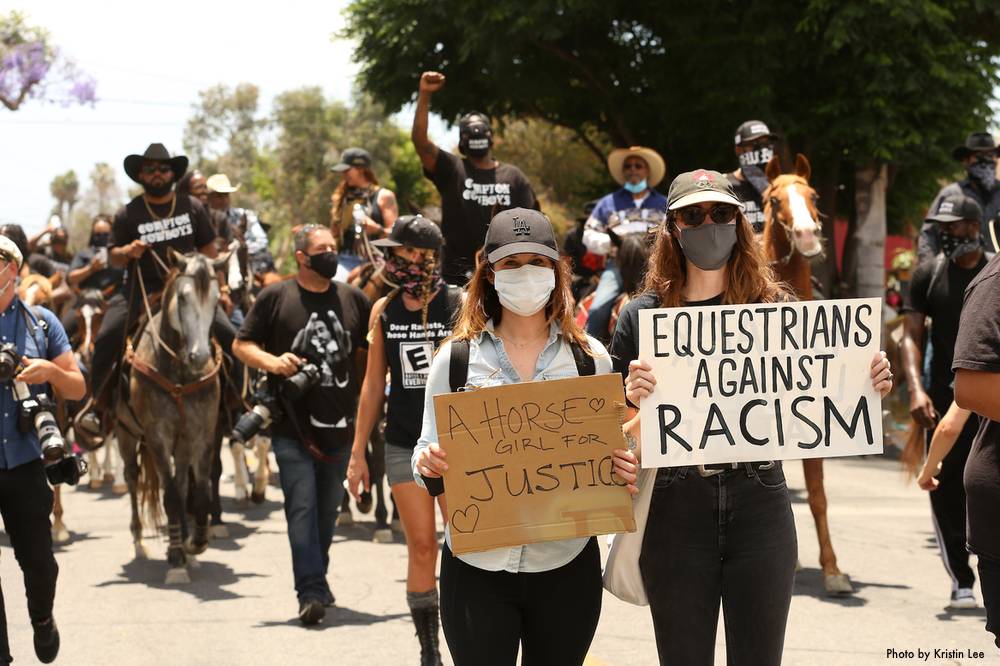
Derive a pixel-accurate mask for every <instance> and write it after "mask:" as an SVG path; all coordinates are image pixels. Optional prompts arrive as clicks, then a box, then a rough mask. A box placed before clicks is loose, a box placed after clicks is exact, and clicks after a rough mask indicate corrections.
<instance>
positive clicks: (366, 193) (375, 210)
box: [340, 186, 383, 254]
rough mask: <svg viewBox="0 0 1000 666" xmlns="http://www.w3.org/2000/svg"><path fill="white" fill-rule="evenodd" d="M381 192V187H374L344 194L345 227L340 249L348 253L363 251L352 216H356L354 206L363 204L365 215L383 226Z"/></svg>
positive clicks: (343, 223)
mask: <svg viewBox="0 0 1000 666" xmlns="http://www.w3.org/2000/svg"><path fill="white" fill-rule="evenodd" d="M381 192H382V188H381V187H375V186H373V187H371V188H370V189H367V190H350V191H348V192H347V193H345V194H344V200H343V201H342V202H341V204H340V206H341V224H342V225H343V229H341V231H342V232H343V233H342V237H341V245H340V247H342V248H345V250H346V251H347V252H348V253H350V254H359V253H360V251H361V250H360V248H359V247H358V243H359V242H360V238H359V236H358V233H357V232H356V231H355V230H354V221H353V219H351V216H352V215H353V214H354V204H361V207H362V208H364V210H365V214H366V215H368V217H370V218H371V219H372V221H373V222H375V223H376V224H378V225H379V226H383V225H382V209H381V208H379V207H378V195H379V194H380V193H381Z"/></svg>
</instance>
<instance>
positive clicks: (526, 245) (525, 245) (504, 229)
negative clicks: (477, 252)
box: [484, 208, 559, 264]
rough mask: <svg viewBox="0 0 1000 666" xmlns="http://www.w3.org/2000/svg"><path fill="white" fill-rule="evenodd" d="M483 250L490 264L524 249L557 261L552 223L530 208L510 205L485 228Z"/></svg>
mask: <svg viewBox="0 0 1000 666" xmlns="http://www.w3.org/2000/svg"><path fill="white" fill-rule="evenodd" d="M484 249H485V251H486V260H487V261H489V262H490V263H491V264H495V263H496V262H498V261H500V260H501V259H503V258H504V257H509V256H510V255H512V254H521V253H524V252H530V253H532V254H540V255H542V256H544V257H548V258H549V259H552V260H553V261H559V245H558V243H556V234H555V231H554V230H553V229H552V223H551V222H549V218H547V217H545V216H544V215H543V214H542V213H540V212H538V211H537V210H532V209H530V208H511V209H508V210H505V211H501V212H499V213H497V214H496V216H494V218H493V220H492V221H491V222H490V226H489V228H488V229H487V230H486V244H485V246H484Z"/></svg>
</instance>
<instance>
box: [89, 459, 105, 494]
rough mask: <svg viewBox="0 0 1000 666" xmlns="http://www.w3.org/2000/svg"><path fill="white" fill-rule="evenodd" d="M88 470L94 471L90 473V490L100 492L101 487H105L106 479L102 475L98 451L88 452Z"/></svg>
mask: <svg viewBox="0 0 1000 666" xmlns="http://www.w3.org/2000/svg"><path fill="white" fill-rule="evenodd" d="M87 469H90V470H92V471H90V472H88V474H90V489H91V490H100V489H101V486H102V485H104V477H103V476H102V475H101V474H100V470H101V462H100V459H99V458H98V456H97V451H88V452H87Z"/></svg>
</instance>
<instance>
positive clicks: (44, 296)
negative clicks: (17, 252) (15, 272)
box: [18, 273, 52, 306]
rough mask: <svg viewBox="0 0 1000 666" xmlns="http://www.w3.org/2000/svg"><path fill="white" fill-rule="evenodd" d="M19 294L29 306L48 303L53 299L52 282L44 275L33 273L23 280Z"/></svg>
mask: <svg viewBox="0 0 1000 666" xmlns="http://www.w3.org/2000/svg"><path fill="white" fill-rule="evenodd" d="M18 296H19V297H20V299H21V300H22V301H24V302H25V304H26V305H28V306H33V305H48V304H49V303H50V302H51V301H52V283H51V282H50V281H49V279H48V278H47V277H45V276H44V275H38V274H37V273H32V274H31V275H28V276H27V277H25V278H24V279H23V280H21V285H20V286H19V287H18Z"/></svg>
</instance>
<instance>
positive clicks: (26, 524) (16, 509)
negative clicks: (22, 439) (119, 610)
mask: <svg viewBox="0 0 1000 666" xmlns="http://www.w3.org/2000/svg"><path fill="white" fill-rule="evenodd" d="M51 511H52V489H51V488H50V487H49V483H48V481H47V480H46V478H45V468H44V466H43V464H42V461H41V460H34V461H32V462H30V463H25V464H24V465H20V466H18V467H15V468H14V469H4V470H0V515H2V516H3V525H4V529H5V530H6V531H7V536H8V537H10V545H11V546H12V547H13V548H14V557H15V558H17V563H18V565H19V566H20V567H21V571H22V572H23V573H24V593H25V596H26V597H27V598H28V616H29V617H30V618H31V621H32V622H39V621H41V620H45V619H46V618H48V617H50V616H51V615H52V603H53V602H54V601H55V598H56V578H57V577H58V575H59V566H58V565H57V564H56V558H55V557H54V556H53V555H52V523H50V522H49V513H50V512H51ZM2 595H3V592H2V591H0V604H2V598H3V597H2ZM0 610H2V605H0ZM4 659H6V660H8V661H9V660H10V645H9V643H8V640H7V617H6V613H0V663H2V662H3V661H4Z"/></svg>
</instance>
